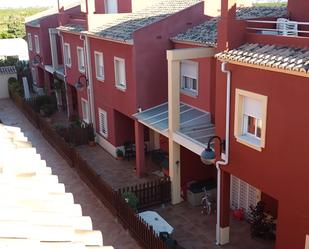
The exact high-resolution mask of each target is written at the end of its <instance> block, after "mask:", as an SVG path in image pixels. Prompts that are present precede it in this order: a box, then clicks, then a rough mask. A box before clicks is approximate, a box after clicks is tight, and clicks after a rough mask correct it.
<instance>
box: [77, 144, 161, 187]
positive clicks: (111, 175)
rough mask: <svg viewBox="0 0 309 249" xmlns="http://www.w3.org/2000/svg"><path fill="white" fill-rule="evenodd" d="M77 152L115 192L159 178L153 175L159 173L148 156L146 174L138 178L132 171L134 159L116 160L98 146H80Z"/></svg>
mask: <svg viewBox="0 0 309 249" xmlns="http://www.w3.org/2000/svg"><path fill="white" fill-rule="evenodd" d="M77 150H78V152H79V153H80V155H81V156H82V157H83V158H84V159H85V160H86V161H87V162H88V165H89V166H90V167H92V168H93V169H94V170H95V172H96V173H97V174H98V175H100V177H102V178H103V180H104V181H106V182H107V183H108V184H109V185H110V186H111V187H112V188H113V189H115V190H118V189H119V188H123V187H127V186H135V185H137V184H143V183H146V182H149V181H152V180H155V179H158V178H159V177H158V176H157V175H156V174H155V173H156V172H161V171H159V166H156V165H154V164H153V163H152V162H151V159H150V156H147V157H146V172H148V173H147V174H146V175H145V176H144V177H142V178H139V177H137V176H136V171H135V170H134V168H135V160H134V159H131V160H130V161H126V160H121V161H119V160H116V159H115V158H114V157H113V156H111V155H110V154H109V153H108V152H106V151H105V150H104V149H103V148H102V147H100V146H99V145H97V146H95V147H90V146H88V145H82V146H78V147H77ZM162 176H163V175H162Z"/></svg>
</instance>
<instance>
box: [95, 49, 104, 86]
mask: <svg viewBox="0 0 309 249" xmlns="http://www.w3.org/2000/svg"><path fill="white" fill-rule="evenodd" d="M94 59H95V71H96V77H97V79H98V80H101V81H103V80H104V60H103V53H100V52H94Z"/></svg>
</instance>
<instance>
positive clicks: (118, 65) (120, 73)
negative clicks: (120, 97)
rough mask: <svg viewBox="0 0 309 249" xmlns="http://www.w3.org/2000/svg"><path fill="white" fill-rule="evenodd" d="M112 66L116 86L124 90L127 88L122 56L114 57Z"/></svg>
mask: <svg viewBox="0 0 309 249" xmlns="http://www.w3.org/2000/svg"><path fill="white" fill-rule="evenodd" d="M114 67H115V81H116V87H117V88H119V89H121V90H125V89H126V88H127V83H126V65H125V60H124V59H122V58H118V57H114Z"/></svg>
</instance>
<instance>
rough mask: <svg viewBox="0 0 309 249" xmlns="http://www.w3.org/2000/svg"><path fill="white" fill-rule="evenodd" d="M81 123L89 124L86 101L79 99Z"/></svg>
mask: <svg viewBox="0 0 309 249" xmlns="http://www.w3.org/2000/svg"><path fill="white" fill-rule="evenodd" d="M81 102H82V104H81V106H82V115H83V121H84V122H86V123H87V124H88V123H89V103H88V100H86V99H84V98H81Z"/></svg>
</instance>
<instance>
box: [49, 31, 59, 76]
mask: <svg viewBox="0 0 309 249" xmlns="http://www.w3.org/2000/svg"><path fill="white" fill-rule="evenodd" d="M57 35H58V31H57V30H56V29H54V28H50V29H49V40H50V50H51V56H52V64H53V68H54V70H57V69H58V67H59V61H58V51H57Z"/></svg>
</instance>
